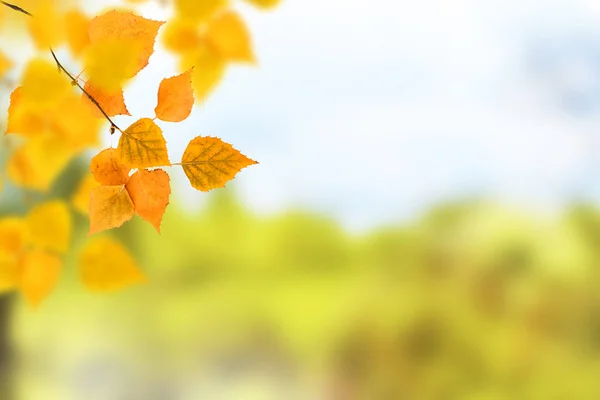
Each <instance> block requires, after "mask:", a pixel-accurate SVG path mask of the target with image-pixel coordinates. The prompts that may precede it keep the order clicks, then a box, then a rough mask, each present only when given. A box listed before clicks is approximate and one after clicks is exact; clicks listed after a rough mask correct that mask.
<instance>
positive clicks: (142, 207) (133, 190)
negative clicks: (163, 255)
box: [127, 169, 171, 233]
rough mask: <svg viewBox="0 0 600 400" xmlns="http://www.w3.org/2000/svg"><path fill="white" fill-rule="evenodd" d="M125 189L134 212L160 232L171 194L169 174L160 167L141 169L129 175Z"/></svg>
mask: <svg viewBox="0 0 600 400" xmlns="http://www.w3.org/2000/svg"><path fill="white" fill-rule="evenodd" d="M127 190H128V191H129V194H130V196H131V199H132V200H133V204H134V206H135V213H136V214H137V215H139V216H140V217H142V218H143V219H145V220H146V221H148V222H150V223H151V224H152V225H153V226H154V227H155V228H156V231H157V232H158V233H160V223H161V221H162V217H163V215H164V213H165V209H166V208H167V205H168V204H169V195H170V194H171V183H170V179H169V175H168V174H167V173H166V172H165V171H163V170H161V169H157V170H153V171H146V170H143V169H141V170H139V171H137V172H136V173H135V174H133V175H132V176H131V179H130V180H129V182H128V183H127Z"/></svg>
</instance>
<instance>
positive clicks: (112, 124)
mask: <svg viewBox="0 0 600 400" xmlns="http://www.w3.org/2000/svg"><path fill="white" fill-rule="evenodd" d="M0 3H2V4H4V5H5V6H7V7H9V8H12V9H13V10H15V11H18V12H20V13H23V14H25V15H27V16H29V17H33V15H32V14H31V13H30V12H29V11H27V10H24V9H22V8H21V7H19V6H17V5H14V4H11V3H7V2H6V1H2V0H0ZM50 53H51V54H52V58H54V61H55V62H56V65H57V66H58V68H59V69H60V70H61V71H62V72H64V73H65V74H66V75H67V76H68V77H69V79H71V82H72V83H74V84H75V85H77V87H78V88H79V89H80V90H81V91H82V92H83V94H85V96H86V97H87V98H88V99H89V100H90V101H91V102H92V104H94V105H95V106H96V108H97V109H98V110H100V112H101V113H102V115H103V116H104V118H106V120H107V121H108V122H109V123H110V134H111V135H112V134H113V133H114V131H115V129H116V130H118V131H119V132H121V133H123V131H122V130H121V128H119V127H118V126H117V124H115V123H114V122H113V120H112V119H111V118H110V117H109V116H108V114H107V113H106V111H104V109H103V108H102V106H101V105H100V104H99V103H98V101H97V100H96V99H95V98H94V96H92V95H91V94H89V93H88V91H87V90H85V89H84V88H83V86H81V84H80V83H79V81H78V80H77V79H75V77H73V75H71V74H70V73H69V71H67V70H66V68H65V67H64V66H63V65H62V64H61V63H60V61H59V60H58V57H56V53H54V50H52V47H50Z"/></svg>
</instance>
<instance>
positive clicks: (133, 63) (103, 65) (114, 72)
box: [85, 39, 142, 92]
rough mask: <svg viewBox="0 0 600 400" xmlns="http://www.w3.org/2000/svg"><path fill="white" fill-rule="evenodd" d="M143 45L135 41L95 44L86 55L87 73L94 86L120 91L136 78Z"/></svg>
mask: <svg viewBox="0 0 600 400" xmlns="http://www.w3.org/2000/svg"><path fill="white" fill-rule="evenodd" d="M141 51H142V45H141V44H140V43H139V42H136V41H135V40H133V39H106V40H102V41H99V42H93V43H92V44H91V45H90V46H89V47H88V48H87V51H86V54H85V71H86V74H87V75H88V77H89V78H88V80H89V81H91V82H93V84H94V86H96V87H99V88H102V89H103V90H105V91H108V92H116V91H118V90H120V89H121V88H122V87H123V85H124V84H125V82H126V81H127V80H128V79H129V78H131V77H133V76H135V74H137V72H138V71H139V69H138V64H139V53H140V52H141Z"/></svg>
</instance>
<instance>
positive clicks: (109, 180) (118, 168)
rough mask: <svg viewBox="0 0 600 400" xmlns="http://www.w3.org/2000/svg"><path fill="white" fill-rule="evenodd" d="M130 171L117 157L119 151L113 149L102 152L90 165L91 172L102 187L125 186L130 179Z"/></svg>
mask: <svg viewBox="0 0 600 400" xmlns="http://www.w3.org/2000/svg"><path fill="white" fill-rule="evenodd" d="M129 170H130V168H129V167H127V166H126V165H124V164H123V163H122V162H121V159H120V158H119V157H118V156H117V150H116V149H112V148H111V149H106V150H102V151H101V152H100V153H98V154H97V155H96V156H95V157H94V158H92V161H91V163H90V171H91V172H92V175H93V176H94V178H95V179H96V181H97V182H98V183H100V184H101V185H107V186H118V185H124V184H125V183H127V179H129Z"/></svg>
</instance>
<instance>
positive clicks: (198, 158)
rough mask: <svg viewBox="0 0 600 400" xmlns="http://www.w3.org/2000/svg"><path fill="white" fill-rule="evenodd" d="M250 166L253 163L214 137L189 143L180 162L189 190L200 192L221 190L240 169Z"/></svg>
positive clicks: (200, 138)
mask: <svg viewBox="0 0 600 400" xmlns="http://www.w3.org/2000/svg"><path fill="white" fill-rule="evenodd" d="M252 164H257V162H256V161H254V160H251V159H250V158H248V157H246V156H245V155H243V154H242V153H240V152H239V151H238V150H236V149H234V148H233V147H232V146H231V145H230V144H229V143H225V142H223V141H222V140H221V139H218V138H214V137H197V138H195V139H194V140H192V141H191V142H190V143H189V144H188V146H187V148H186V149H185V152H184V153H183V158H182V160H181V166H182V167H183V171H184V172H185V174H186V176H187V177H188V179H189V180H190V183H191V184H192V186H193V187H194V188H196V189H198V190H201V191H204V192H206V191H209V190H211V189H216V188H220V187H223V186H225V184H226V183H227V182H228V181H230V180H231V179H233V178H234V177H235V175H236V174H237V173H238V172H239V171H240V170H241V169H242V168H245V167H247V166H249V165H252Z"/></svg>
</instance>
